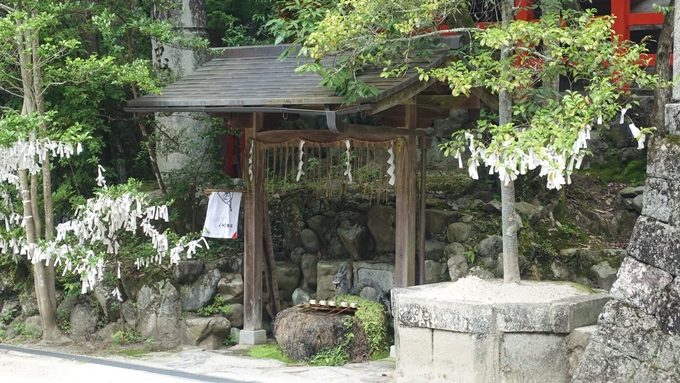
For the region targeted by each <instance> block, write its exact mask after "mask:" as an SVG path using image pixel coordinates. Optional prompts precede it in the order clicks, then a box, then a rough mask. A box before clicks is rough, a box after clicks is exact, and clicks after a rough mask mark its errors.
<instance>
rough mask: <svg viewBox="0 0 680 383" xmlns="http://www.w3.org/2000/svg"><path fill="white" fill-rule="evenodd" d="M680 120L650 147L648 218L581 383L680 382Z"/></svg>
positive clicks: (671, 120) (677, 109)
mask: <svg viewBox="0 0 680 383" xmlns="http://www.w3.org/2000/svg"><path fill="white" fill-rule="evenodd" d="M679 113H680V104H674V105H668V106H667V109H666V116H667V121H668V124H669V127H668V133H669V134H666V135H662V136H660V137H658V138H656V139H655V140H654V141H653V142H652V143H651V145H650V147H649V153H648V167H647V177H648V178H647V182H646V184H645V192H644V207H643V210H642V215H641V216H640V218H639V219H638V221H637V223H636V225H635V228H634V230H633V235H632V238H631V242H630V245H629V248H628V257H627V258H626V259H625V260H624V262H623V264H622V265H621V269H620V270H619V274H618V279H617V280H616V281H615V282H614V285H613V287H612V290H611V294H612V296H613V297H614V298H615V299H614V300H612V301H611V302H609V303H608V304H607V305H606V306H605V309H604V312H603V313H602V315H601V316H600V318H599V327H598V330H597V332H596V333H595V335H594V337H593V340H592V342H591V343H590V345H589V346H588V347H587V348H586V350H585V353H584V356H583V359H582V361H581V364H580V366H579V368H578V370H577V374H576V376H575V378H574V382H584V383H585V382H587V383H595V382H614V381H616V382H677V381H680V278H678V275H680V137H678V136H677V133H678V129H677V126H676V125H677V123H678V122H677V120H676V119H675V118H676V116H677V115H678V114H679Z"/></svg>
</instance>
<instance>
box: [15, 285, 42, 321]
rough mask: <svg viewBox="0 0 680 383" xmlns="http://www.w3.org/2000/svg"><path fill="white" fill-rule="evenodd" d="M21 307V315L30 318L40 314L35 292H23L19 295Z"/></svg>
mask: <svg viewBox="0 0 680 383" xmlns="http://www.w3.org/2000/svg"><path fill="white" fill-rule="evenodd" d="M19 305H20V306H21V315H23V316H25V317H30V316H33V315H37V314H38V299H37V298H36V297H35V291H33V289H31V290H30V291H22V292H21V294H19Z"/></svg>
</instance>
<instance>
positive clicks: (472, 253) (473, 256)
mask: <svg viewBox="0 0 680 383" xmlns="http://www.w3.org/2000/svg"><path fill="white" fill-rule="evenodd" d="M464 254H465V258H466V259H467V261H468V264H473V263H475V259H477V253H475V251H474V250H472V249H469V250H467V251H466V252H465V253H464Z"/></svg>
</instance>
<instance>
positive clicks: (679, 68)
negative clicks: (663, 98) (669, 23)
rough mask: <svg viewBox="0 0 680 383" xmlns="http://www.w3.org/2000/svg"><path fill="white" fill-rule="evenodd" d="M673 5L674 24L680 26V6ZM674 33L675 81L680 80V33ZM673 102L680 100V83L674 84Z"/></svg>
mask: <svg viewBox="0 0 680 383" xmlns="http://www.w3.org/2000/svg"><path fill="white" fill-rule="evenodd" d="M673 5H675V8H674V9H673V12H675V15H674V16H675V20H674V21H673V23H674V25H680V9H678V8H680V7H678V5H680V4H675V1H674V0H673ZM673 32H674V33H673V62H674V63H676V64H675V65H673V79H678V78H680V65H678V64H677V63H680V33H676V32H675V31H673ZM673 100H674V101H678V100H680V83H678V82H675V83H674V84H673Z"/></svg>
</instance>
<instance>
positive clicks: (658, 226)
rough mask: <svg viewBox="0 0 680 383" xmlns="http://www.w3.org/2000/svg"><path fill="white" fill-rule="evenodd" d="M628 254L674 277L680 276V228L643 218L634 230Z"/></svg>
mask: <svg viewBox="0 0 680 383" xmlns="http://www.w3.org/2000/svg"><path fill="white" fill-rule="evenodd" d="M628 254H629V255H630V256H632V257H634V258H635V259H637V260H639V261H641V262H644V263H647V264H649V265H652V266H654V267H658V268H660V269H663V270H665V271H667V272H669V273H671V274H672V275H674V276H677V275H680V228H678V227H674V226H670V225H667V224H664V223H663V222H660V221H657V220H655V219H652V218H649V217H645V216H641V217H640V219H638V221H637V223H636V224H635V228H634V229H633V235H632V236H631V242H630V246H629V247H628Z"/></svg>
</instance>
